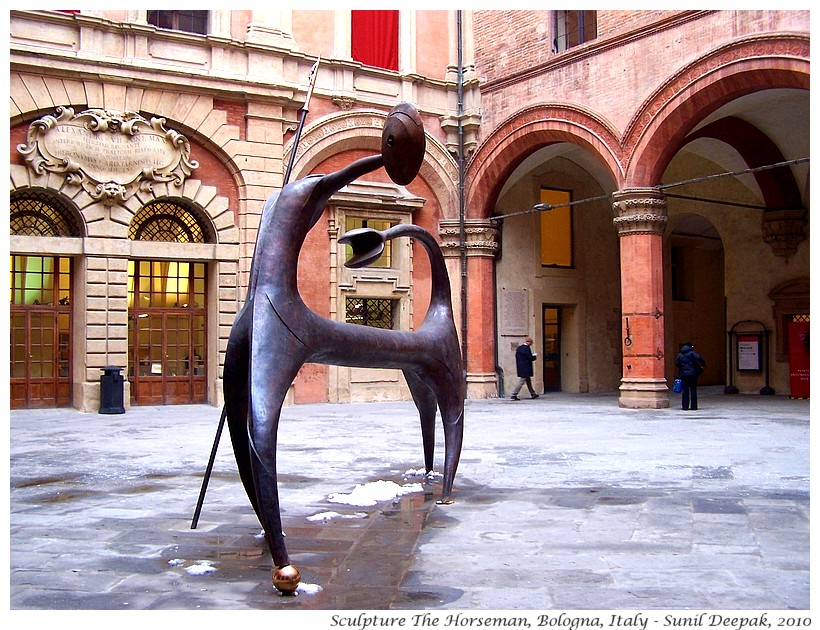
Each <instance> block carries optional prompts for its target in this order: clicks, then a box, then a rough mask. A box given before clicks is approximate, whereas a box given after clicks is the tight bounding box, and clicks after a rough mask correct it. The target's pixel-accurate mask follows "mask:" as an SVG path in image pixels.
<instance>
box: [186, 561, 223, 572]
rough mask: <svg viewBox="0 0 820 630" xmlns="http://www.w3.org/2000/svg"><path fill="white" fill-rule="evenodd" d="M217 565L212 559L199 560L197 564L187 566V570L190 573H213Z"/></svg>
mask: <svg viewBox="0 0 820 630" xmlns="http://www.w3.org/2000/svg"><path fill="white" fill-rule="evenodd" d="M214 571H216V567H215V566H213V563H212V562H211V561H210V560H197V562H196V564H192V565H191V566H189V567H185V572H186V573H188V574H189V575H205V574H206V573H213V572H214Z"/></svg>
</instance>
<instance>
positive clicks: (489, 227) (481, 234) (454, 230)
mask: <svg viewBox="0 0 820 630" xmlns="http://www.w3.org/2000/svg"><path fill="white" fill-rule="evenodd" d="M439 237H440V239H441V241H440V245H441V250H442V252H443V253H444V257H445V258H450V257H455V256H459V255H460V253H461V226H460V225H459V221H458V219H442V220H441V222H440V223H439ZM464 245H465V247H466V248H467V256H470V257H472V256H483V257H489V258H494V257H495V255H496V253H497V252H498V225H497V224H496V223H495V221H489V220H487V219H468V220H467V221H465V222H464Z"/></svg>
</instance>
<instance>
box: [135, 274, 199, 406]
mask: <svg viewBox="0 0 820 630" xmlns="http://www.w3.org/2000/svg"><path fill="white" fill-rule="evenodd" d="M205 272H206V265H205V263H201V262H184V261H179V262H178V261H167V260H165V261H161V260H138V261H133V260H132V261H129V263H128V349H129V361H128V380H129V381H130V383H131V402H132V404H137V405H151V404H153V405H166V404H190V403H204V402H207V383H206V376H205V360H206V340H207V335H206V309H205V305H206V301H205V299H206V295H205V284H206V283H205Z"/></svg>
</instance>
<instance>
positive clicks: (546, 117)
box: [467, 104, 624, 218]
mask: <svg viewBox="0 0 820 630" xmlns="http://www.w3.org/2000/svg"><path fill="white" fill-rule="evenodd" d="M559 142H568V143H571V144H575V145H578V146H580V147H582V148H584V149H586V150H588V151H589V152H590V153H591V154H592V155H593V156H595V157H596V158H597V159H598V160H599V161H600V162H601V163H602V164H603V165H604V166H605V167H606V169H607V170H608V172H609V173H610V175H611V177H612V180H613V181H614V182H616V184H620V182H621V181H622V179H623V175H622V173H623V170H624V160H623V158H622V151H621V145H620V141H619V139H618V137H617V134H616V133H615V131H614V129H613V128H612V127H611V125H609V123H608V122H606V121H605V120H603V119H602V118H600V117H598V116H596V115H595V114H593V113H591V112H589V111H586V110H583V109H581V108H578V107H573V106H570V105H564V104H549V105H541V106H537V107H531V108H528V109H525V110H523V111H521V112H518V113H517V114H515V115H514V116H512V117H511V118H508V119H507V120H506V121H505V122H504V123H503V124H502V125H501V126H500V127H499V128H498V130H496V131H495V132H494V133H493V134H492V136H490V137H489V138H488V139H487V140H486V141H485V142H484V143H482V145H481V146H480V147H479V148H478V150H477V151H476V152H475V154H473V156H472V157H471V158H470V162H469V164H468V165H467V181H468V182H471V184H470V185H469V190H468V193H467V208H468V213H469V214H470V217H471V218H486V217H488V216H490V215H491V214H492V209H493V207H494V205H495V202H496V200H497V198H498V194H499V192H500V191H501V188H502V187H503V185H504V182H505V181H506V180H507V178H508V177H509V176H510V175H511V174H512V172H513V171H514V170H515V168H516V167H517V166H518V165H519V164H520V163H521V162H522V161H523V160H524V159H525V158H526V157H527V156H528V155H530V154H532V153H534V152H535V151H537V150H538V149H541V148H543V147H545V146H548V145H550V144H556V143H559Z"/></svg>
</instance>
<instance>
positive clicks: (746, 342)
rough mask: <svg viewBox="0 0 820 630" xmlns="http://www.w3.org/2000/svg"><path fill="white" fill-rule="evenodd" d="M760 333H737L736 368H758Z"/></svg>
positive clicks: (759, 362)
mask: <svg viewBox="0 0 820 630" xmlns="http://www.w3.org/2000/svg"><path fill="white" fill-rule="evenodd" d="M760 338H761V337H760V335H758V334H743V333H741V334H739V335H738V336H737V369H738V370H747V371H748V370H752V371H754V370H760V369H761V367H762V363H761V361H760Z"/></svg>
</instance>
